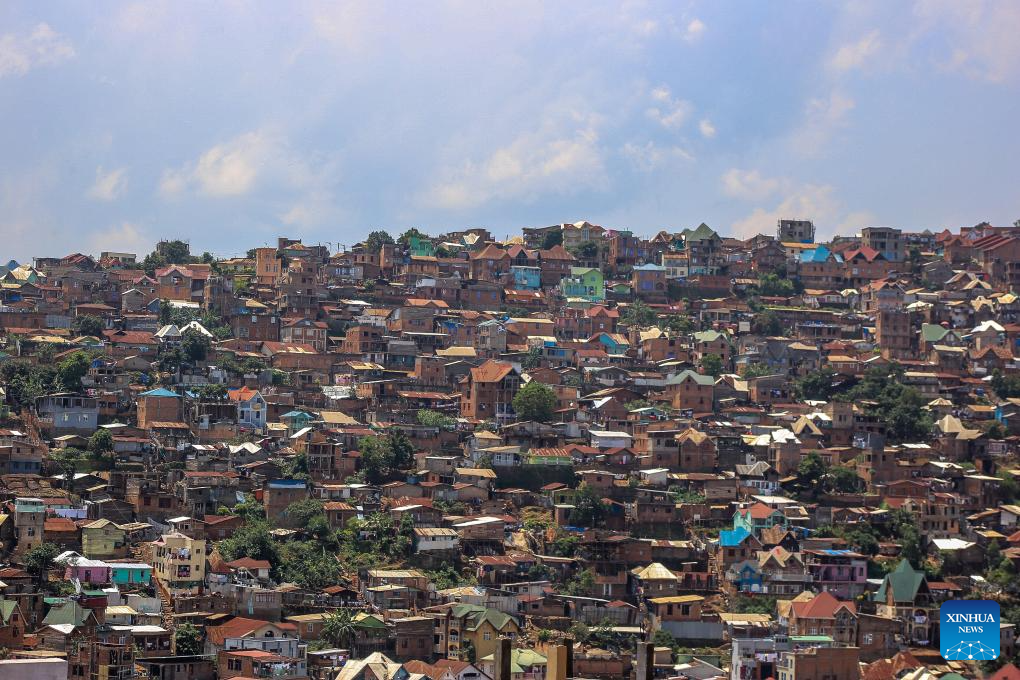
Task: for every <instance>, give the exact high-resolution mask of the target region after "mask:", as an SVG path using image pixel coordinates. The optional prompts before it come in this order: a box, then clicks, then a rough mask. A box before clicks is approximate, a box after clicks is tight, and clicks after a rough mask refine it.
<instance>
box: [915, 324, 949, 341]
mask: <svg viewBox="0 0 1020 680" xmlns="http://www.w3.org/2000/svg"><path fill="white" fill-rule="evenodd" d="M947 335H949V329H948V328H943V327H942V326H940V325H939V324H937V323H923V324H921V338H923V339H924V341H925V342H929V343H931V342H939V341H940V340H942V338H944V337H946V336H947Z"/></svg>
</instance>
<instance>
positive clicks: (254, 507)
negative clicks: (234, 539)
mask: <svg viewBox="0 0 1020 680" xmlns="http://www.w3.org/2000/svg"><path fill="white" fill-rule="evenodd" d="M217 514H220V515H237V516H239V517H242V518H243V519H244V521H245V524H246V525H247V524H251V523H255V522H259V521H264V520H265V519H266V511H265V508H263V506H262V504H261V503H259V502H258V501H257V500H255V497H254V496H252V495H251V494H245V496H244V500H243V501H241V502H240V503H238V504H236V505H235V506H234V507H232V508H220V509H219V510H218V511H217Z"/></svg>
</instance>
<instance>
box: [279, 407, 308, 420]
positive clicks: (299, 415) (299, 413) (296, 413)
mask: <svg viewBox="0 0 1020 680" xmlns="http://www.w3.org/2000/svg"><path fill="white" fill-rule="evenodd" d="M280 417H281V418H308V417H311V416H310V414H308V413H305V412H304V411H298V410H296V409H295V410H293V411H287V412H286V413H284V414H283V415H282V416H280Z"/></svg>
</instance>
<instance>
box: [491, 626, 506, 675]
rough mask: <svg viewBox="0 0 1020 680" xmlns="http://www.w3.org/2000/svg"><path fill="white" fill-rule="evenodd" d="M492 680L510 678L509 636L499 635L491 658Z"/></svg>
mask: <svg viewBox="0 0 1020 680" xmlns="http://www.w3.org/2000/svg"><path fill="white" fill-rule="evenodd" d="M493 666H494V667H495V670H494V677H493V680H510V638H508V637H501V638H500V639H499V644H498V645H496V653H495V655H494V659H493Z"/></svg>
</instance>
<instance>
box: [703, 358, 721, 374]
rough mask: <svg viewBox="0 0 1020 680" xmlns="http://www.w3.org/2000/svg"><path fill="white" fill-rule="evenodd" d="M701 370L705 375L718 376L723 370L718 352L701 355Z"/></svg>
mask: <svg viewBox="0 0 1020 680" xmlns="http://www.w3.org/2000/svg"><path fill="white" fill-rule="evenodd" d="M701 370H702V372H703V373H704V374H705V375H712V376H718V375H722V372H723V360H722V357H721V356H719V355H718V354H706V355H705V356H703V357H701Z"/></svg>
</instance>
